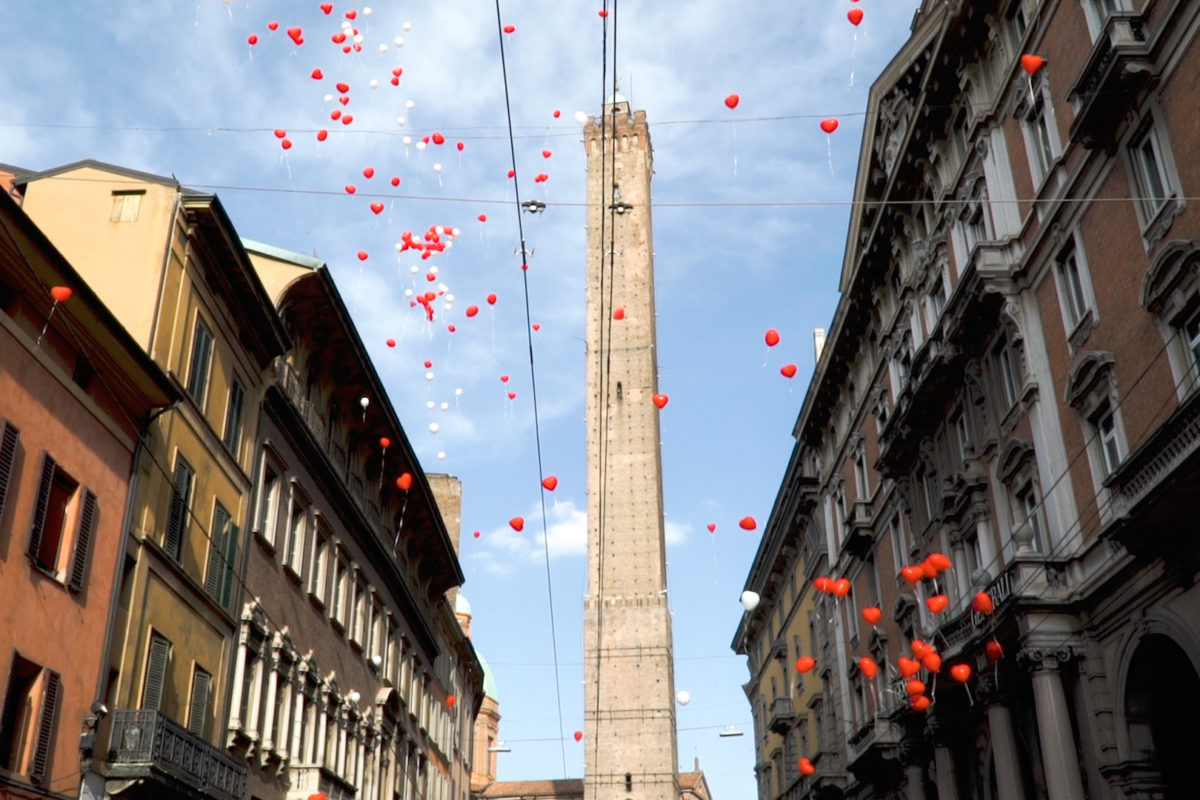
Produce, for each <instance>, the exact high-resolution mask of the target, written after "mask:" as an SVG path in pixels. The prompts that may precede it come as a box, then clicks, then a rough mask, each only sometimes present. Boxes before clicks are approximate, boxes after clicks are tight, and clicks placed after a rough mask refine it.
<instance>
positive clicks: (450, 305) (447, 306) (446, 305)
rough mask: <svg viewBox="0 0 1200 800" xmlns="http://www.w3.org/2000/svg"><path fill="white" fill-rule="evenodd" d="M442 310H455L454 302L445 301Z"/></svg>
mask: <svg viewBox="0 0 1200 800" xmlns="http://www.w3.org/2000/svg"><path fill="white" fill-rule="evenodd" d="M442 310H443V311H453V310H454V303H443V304H442Z"/></svg>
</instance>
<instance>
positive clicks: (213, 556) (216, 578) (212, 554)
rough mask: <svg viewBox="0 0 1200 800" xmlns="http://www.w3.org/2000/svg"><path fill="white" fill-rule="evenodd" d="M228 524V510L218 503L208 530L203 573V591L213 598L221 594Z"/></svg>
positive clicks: (215, 598)
mask: <svg viewBox="0 0 1200 800" xmlns="http://www.w3.org/2000/svg"><path fill="white" fill-rule="evenodd" d="M228 525H229V512H228V511H226V510H225V507H224V506H222V505H221V504H220V503H217V510H216V511H214V512H213V521H212V530H211V531H209V542H208V571H207V572H206V573H205V574H204V591H206V592H207V593H208V596H209V597H211V598H212V599H213V600H217V599H218V598H219V595H220V594H221V575H222V574H223V573H224V564H223V563H222V562H223V561H224V558H225V528H226V527H228Z"/></svg>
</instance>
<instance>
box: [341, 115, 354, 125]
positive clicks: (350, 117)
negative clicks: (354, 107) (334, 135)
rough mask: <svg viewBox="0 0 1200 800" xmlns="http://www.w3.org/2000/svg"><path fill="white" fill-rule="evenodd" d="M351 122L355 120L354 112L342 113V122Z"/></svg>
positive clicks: (344, 123)
mask: <svg viewBox="0 0 1200 800" xmlns="http://www.w3.org/2000/svg"><path fill="white" fill-rule="evenodd" d="M351 122H354V115H353V114H343V115H342V124H343V125H349V124H350V123H351Z"/></svg>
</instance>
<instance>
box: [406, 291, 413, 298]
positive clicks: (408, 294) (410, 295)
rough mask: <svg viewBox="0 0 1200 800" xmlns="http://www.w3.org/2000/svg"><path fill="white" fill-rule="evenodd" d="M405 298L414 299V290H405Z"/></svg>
mask: <svg viewBox="0 0 1200 800" xmlns="http://www.w3.org/2000/svg"><path fill="white" fill-rule="evenodd" d="M404 296H405V297H412V296H413V290H412V289H405V290H404Z"/></svg>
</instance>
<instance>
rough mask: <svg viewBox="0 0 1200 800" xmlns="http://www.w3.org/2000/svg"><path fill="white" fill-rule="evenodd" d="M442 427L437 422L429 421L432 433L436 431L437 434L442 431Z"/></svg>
mask: <svg viewBox="0 0 1200 800" xmlns="http://www.w3.org/2000/svg"><path fill="white" fill-rule="evenodd" d="M441 429H442V426H441V425H438V424H437V423H436V422H431V423H429V432H430V433H435V434H436V433H437V432H438V431H440V430H441Z"/></svg>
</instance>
